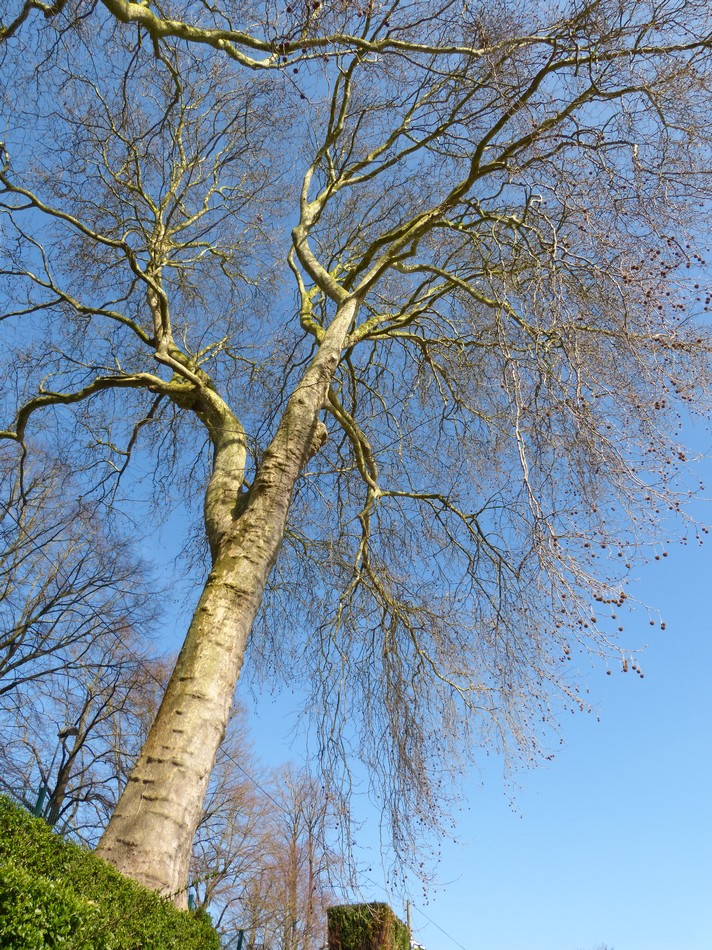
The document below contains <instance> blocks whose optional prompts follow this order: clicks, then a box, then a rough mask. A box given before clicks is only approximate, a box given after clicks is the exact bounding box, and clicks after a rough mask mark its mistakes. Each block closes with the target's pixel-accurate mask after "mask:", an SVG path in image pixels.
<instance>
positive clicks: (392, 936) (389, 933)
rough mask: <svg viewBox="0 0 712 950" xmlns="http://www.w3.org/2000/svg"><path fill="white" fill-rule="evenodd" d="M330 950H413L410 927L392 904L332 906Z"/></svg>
mask: <svg viewBox="0 0 712 950" xmlns="http://www.w3.org/2000/svg"><path fill="white" fill-rule="evenodd" d="M328 916H329V950H409V944H410V940H409V936H408V928H407V927H406V926H405V924H403V923H402V922H401V921H400V920H398V918H397V917H396V915H395V914H394V913H393V911H392V910H391V908H390V907H389V906H388V904H345V905H342V906H341V907H331V908H330V909H329V912H328Z"/></svg>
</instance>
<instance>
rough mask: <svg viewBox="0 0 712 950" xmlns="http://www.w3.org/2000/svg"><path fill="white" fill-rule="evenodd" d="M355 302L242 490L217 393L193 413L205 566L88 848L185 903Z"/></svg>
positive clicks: (233, 429)
mask: <svg viewBox="0 0 712 950" xmlns="http://www.w3.org/2000/svg"><path fill="white" fill-rule="evenodd" d="M356 308H357V303H356V302H355V301H354V300H348V301H346V302H345V303H343V304H342V306H341V307H340V308H339V310H338V311H337V314H336V316H335V318H334V321H333V322H332V324H331V326H330V327H329V329H328V330H327V332H326V334H325V336H324V339H323V341H322V343H321V345H320V347H319V350H318V352H317V354H316V356H315V357H314V359H313V361H312V363H311V365H310V366H309V368H308V369H307V371H306V373H305V375H304V377H303V379H302V381H301V382H300V384H299V385H298V386H297V388H296V389H295V391H294V392H293V393H292V395H291V396H290V398H289V400H288V402H287V405H286V408H285V412H284V415H283V417H282V420H281V422H280V425H279V427H278V429H277V432H276V434H275V437H274V439H273V440H272V443H271V445H270V446H269V447H268V448H267V450H266V451H265V454H264V456H263V459H262V462H261V464H260V466H259V469H258V471H257V474H256V476H255V479H254V482H253V485H252V487H251V488H250V491H249V492H248V493H247V494H246V495H242V496H240V504H239V505H238V496H239V493H240V488H241V486H242V481H243V476H244V464H245V447H244V436H243V434H242V429H241V426H240V424H239V422H238V421H237V419H236V418H235V417H234V415H233V414H232V413H231V412H230V411H229V409H228V408H227V407H226V406H225V404H224V403H222V402H221V400H219V397H217V396H214V395H205V399H206V402H205V404H204V405H203V407H202V408H201V409H198V410H197V411H198V412H199V415H200V416H201V418H203V419H204V421H205V423H206V425H207V426H208V429H209V431H210V434H211V438H212V440H213V444H214V465H213V473H212V476H211V479H210V483H209V485H208V489H207V493H206V499H205V522H206V530H207V532H208V539H209V542H210V547H211V552H212V556H213V565H212V570H211V571H210V574H209V576H208V579H207V582H206V584H205V587H204V590H203V593H202V596H201V598H200V601H199V603H198V607H197V609H196V611H195V614H194V616H193V619H192V621H191V624H190V627H189V630H188V633H187V636H186V639H185V642H184V644H183V648H182V650H181V652H180V655H179V657H178V660H177V662H176V666H175V669H174V671H173V673H172V675H171V678H170V681H169V683H168V687H167V689H166V693H165V696H164V699H163V702H162V704H161V706H160V709H159V711H158V713H157V716H156V719H155V722H154V724H153V726H152V728H151V730H150V733H149V735H148V738H147V740H146V743H145V745H144V748H143V750H142V752H141V755H140V757H139V759H138V761H137V763H136V765H135V767H134V769H133V771H132V773H131V776H130V778H129V781H128V783H127V786H126V788H125V789H124V792H123V794H122V796H121V798H120V800H119V803H118V805H117V808H116V811H115V812H114V815H113V816H112V818H111V821H110V822H109V825H108V826H107V829H106V831H105V833H104V835H103V837H102V839H101V842H100V844H99V847H98V849H97V851H98V854H99V855H100V856H101V857H103V858H105V859H106V860H107V861H109V862H110V863H111V864H113V865H114V866H115V867H116V868H118V869H119V870H120V871H122V872H123V873H124V874H126V875H128V876H129V877H132V878H134V879H135V880H137V881H139V882H141V883H142V884H145V885H146V886H148V887H150V888H152V889H154V890H157V891H159V892H161V893H163V894H166V895H168V896H170V897H171V898H172V899H173V900H174V902H175V903H176V904H177V905H178V906H180V907H185V906H186V903H187V891H186V889H187V878H188V865H189V861H190V852H191V845H192V841H193V837H194V834H195V829H196V827H197V824H198V821H199V818H200V812H201V807H202V803H203V799H204V797H205V793H206V790H207V785H208V779H209V777H210V771H211V769H212V766H213V763H214V761H215V755H216V753H217V750H218V747H219V745H220V743H221V741H222V739H223V736H224V734H225V729H226V727H227V722H228V717H229V713H230V707H231V705H232V701H233V695H234V691H235V686H236V684H237V680H238V678H239V675H240V670H241V668H242V663H243V659H244V654H245V646H246V643H247V638H248V636H249V633H250V629H251V627H252V624H253V621H254V619H255V616H256V614H257V611H258V609H259V607H260V603H261V600H262V595H263V592H264V589H265V585H266V583H267V578H268V576H269V573H270V570H271V569H272V567H273V565H274V563H275V560H276V558H277V555H278V553H279V548H280V545H281V543H282V538H283V536H284V529H285V525H286V521H287V514H288V510H289V504H290V500H291V495H292V490H293V488H294V484H295V482H296V480H297V478H298V477H299V474H300V472H301V470H302V468H303V466H304V465H305V464H306V462H307V461H308V459H309V458H310V457H311V456H312V455H313V454H314V451H315V450H318V447H319V445H320V444H321V443H322V442H323V438H324V430H323V425H322V424H321V422H320V421H319V413H320V411H321V409H322V407H323V405H324V402H325V400H326V396H327V392H328V387H329V384H330V382H331V379H332V376H333V373H334V370H335V369H336V367H337V365H338V362H339V359H340V356H341V350H342V347H343V343H344V340H345V338H346V334H347V333H348V330H349V327H350V325H351V323H352V321H353V318H354V316H355V312H356Z"/></svg>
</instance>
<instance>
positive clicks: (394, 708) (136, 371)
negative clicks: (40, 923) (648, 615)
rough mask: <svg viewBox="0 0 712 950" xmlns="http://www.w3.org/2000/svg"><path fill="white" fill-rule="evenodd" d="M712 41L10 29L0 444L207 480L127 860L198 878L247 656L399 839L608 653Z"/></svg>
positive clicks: (682, 244) (667, 417) (79, 472)
mask: <svg viewBox="0 0 712 950" xmlns="http://www.w3.org/2000/svg"><path fill="white" fill-rule="evenodd" d="M711 33H712V17H711V15H710V11H709V5H708V4H707V3H706V2H701V0H658V2H648V0H635V2H628V0H625V2H624V0H579V2H566V3H559V4H554V3H543V2H542V3H512V4H507V5H504V4H500V3H496V2H489V0H483V2H480V3H469V2H460V3H457V4H454V3H452V2H449V0H418V2H398V0H392V2H390V3H388V2H385V3H380V2H371V0H368V2H365V3H351V2H348V0H346V2H334V3H326V2H324V3H311V4H302V3H295V4H294V5H290V6H284V7H281V6H279V5H275V4H273V3H271V2H268V3H261V2H254V3H248V4H240V5H239V6H236V5H234V4H232V3H229V2H227V0H218V2H216V3H214V4H211V5H208V4H203V3H196V2H192V0H176V2H175V3H172V4H165V5H164V4H162V3H154V2H149V3H133V2H130V0H102V2H97V3H89V2H85V0H74V2H71V0H66V2H62V0H59V2H57V3H55V4H53V5H49V4H45V3H40V2H39V0H27V2H24V3H20V2H15V3H13V4H12V5H11V8H10V10H9V12H7V13H6V14H4V20H3V24H2V28H1V29H0V55H2V57H3V71H4V74H5V75H6V76H8V77H9V82H8V83H7V85H6V88H5V92H4V93H3V106H4V112H5V114H6V118H5V119H4V133H3V136H4V144H3V146H2V161H1V162H0V214H1V215H2V227H3V235H4V245H3V250H2V263H1V265H0V275H1V279H2V281H3V284H2V286H3V295H4V305H3V309H4V325H5V327H7V328H8V332H7V334H6V337H7V343H6V347H5V353H6V355H7V357H8V358H9V360H10V366H11V368H10V370H9V371H8V374H7V376H6V380H7V385H6V389H5V393H4V397H3V412H4V417H5V420H6V421H5V423H4V428H3V430H2V432H0V435H1V436H2V437H3V438H4V439H6V440H8V441H10V442H14V443H16V444H17V445H18V446H19V447H20V448H21V450H22V452H23V453H26V454H28V455H30V456H31V455H32V453H33V451H36V450H38V447H40V446H42V445H43V444H44V443H50V444H52V445H53V447H54V451H60V449H61V450H63V451H64V452H66V453H67V457H68V459H69V460H71V464H72V466H73V469H74V471H75V472H76V477H77V478H80V479H81V480H82V484H83V486H84V487H83V490H82V491H83V495H84V497H87V498H92V499H94V500H95V501H96V504H97V505H98V506H104V507H105V508H106V510H107V512H108V513H110V515H111V517H119V516H120V513H121V512H122V511H126V509H127V504H128V503H129V501H130V500H131V498H141V499H143V501H144V502H145V508H144V509H143V510H144V511H145V512H146V517H148V514H149V513H151V514H152V516H155V517H160V516H161V515H162V514H163V515H165V516H169V515H170V514H171V512H172V511H173V508H174V506H175V504H176V498H178V497H183V498H184V499H185V500H186V501H187V502H188V503H190V502H191V501H193V502H194V501H195V499H196V498H201V499H204V501H203V508H202V515H201V517H202V522H203V530H199V531H198V530H196V531H195V532H194V533H193V535H192V536H191V538H190V540H189V541H188V542H187V545H188V548H189V549H190V550H191V551H192V552H193V553H194V555H195V558H196V563H197V561H198V560H199V557H200V553H201V551H202V550H203V549H205V548H206V547H207V551H206V553H207V556H208V561H209V564H208V569H207V571H206V574H205V584H204V587H203V589H202V593H201V595H200V599H199V601H198V604H197V607H196V610H195V613H194V615H193V617H192V620H191V621H190V623H189V624H188V632H187V635H186V639H185V642H184V646H183V649H182V651H181V653H180V656H179V659H178V661H177V664H176V668H175V671H174V674H173V676H172V677H171V680H170V683H169V685H168V688H167V691H166V696H165V698H164V701H163V704H162V705H161V708H160V711H159V713H158V715H157V717H156V720H155V723H154V726H153V728H152V730H151V732H150V734H149V736H148V738H147V741H146V744H145V746H144V750H143V753H142V755H141V756H140V758H139V760H138V762H137V764H136V766H135V768H134V771H133V773H132V776H131V779H130V781H129V782H128V785H127V787H126V790H125V791H124V794H123V796H122V799H121V801H120V802H119V805H118V807H117V809H116V811H115V813H114V816H113V818H112V821H111V822H110V824H109V827H108V829H107V831H106V833H105V835H104V837H103V839H102V843H101V846H100V851H101V853H102V854H103V855H104V856H105V857H106V858H107V859H108V860H110V861H112V862H114V863H115V864H116V866H117V867H119V868H120V869H122V870H124V871H125V872H126V873H129V874H131V875H133V876H134V877H136V878H137V879H139V880H142V881H144V882H145V883H147V884H149V885H150V886H152V887H155V888H157V889H160V890H162V891H164V892H166V893H170V894H173V895H175V896H176V899H177V900H178V901H179V902H180V901H181V900H182V899H184V897H183V896H182V895H184V891H185V883H186V877H187V869H188V862H189V857H190V842H191V840H192V836H193V832H194V829H195V827H196V824H197V822H198V820H199V816H200V808H201V802H202V799H203V797H204V794H205V791H206V788H207V782H208V776H209V774H210V769H211V767H212V764H213V760H214V757H215V753H216V749H217V748H218V746H219V743H220V740H221V738H222V736H223V734H224V730H225V727H226V723H227V721H228V715H229V709H230V704H231V701H232V695H233V691H234V687H235V683H236V680H237V678H238V676H239V674H240V670H241V668H242V663H243V659H244V656H245V651H246V649H247V646H248V638H249V641H250V651H251V654H252V657H253V658H254V661H255V665H256V666H261V668H262V669H263V670H264V671H265V672H266V673H267V674H268V675H273V674H274V675H280V674H281V675H284V676H285V677H287V678H289V679H293V678H295V677H299V679H300V681H301V682H302V683H304V684H305V685H310V686H311V688H312V689H313V691H314V703H313V708H314V709H315V710H317V711H318V712H317V719H318V720H319V725H318V727H317V728H318V735H319V740H320V748H321V751H322V755H323V760H324V765H325V769H326V774H327V775H330V776H331V777H332V778H334V777H338V775H339V773H341V774H342V776H343V769H344V767H345V766H344V762H345V761H347V760H348V756H349V755H350V754H351V752H352V750H353V751H355V752H356V754H357V755H359V756H360V757H361V759H362V761H363V762H365V764H366V766H367V768H368V770H369V775H370V776H371V779H372V783H373V788H374V790H376V791H378V790H379V789H380V795H381V800H382V802H383V805H384V808H385V812H386V816H387V818H388V819H389V821H390V823H391V825H392V827H393V828H394V829H395V843H396V845H397V847H398V848H400V849H401V850H402V851H407V850H408V848H409V847H410V846H411V844H412V843H413V841H414V840H415V839H414V836H415V835H416V834H417V831H418V829H419V828H420V827H422V826H426V827H432V826H433V824H434V823H436V822H437V817H438V814H439V810H438V803H439V802H441V801H442V797H443V795H444V794H446V793H447V791H448V789H449V788H450V785H451V781H452V779H453V776H454V773H456V772H457V769H458V761H459V757H460V756H461V755H463V754H464V755H465V756H466V757H467V756H468V755H470V754H474V752H475V750H476V749H477V748H478V746H479V745H480V744H481V743H482V742H484V743H490V744H493V745H494V746H495V747H497V748H505V747H509V748H511V747H514V748H518V749H519V750H520V751H521V753H522V754H523V755H525V756H526V757H536V755H537V754H538V749H539V745H538V735H539V732H540V728H541V722H542V720H543V721H544V722H545V723H546V722H549V721H551V719H552V716H553V715H554V709H553V707H555V706H556V705H557V703H558V701H559V698H560V697H563V699H564V701H565V702H568V703H570V704H574V705H579V704H580V703H581V702H582V701H581V699H580V697H579V696H578V693H577V691H576V686H575V684H573V683H572V682H571V680H570V679H569V678H568V677H567V675H566V667H567V658H569V657H571V656H572V655H573V654H575V653H576V651H577V650H578V649H579V648H590V649H594V650H596V651H598V652H600V653H602V654H603V655H605V656H608V657H616V656H622V654H621V653H620V649H621V648H620V646H619V644H618V642H617V639H616V635H617V632H618V630H617V628H618V626H619V621H618V620H617V619H616V616H615V614H616V611H617V610H618V609H619V607H620V605H622V604H623V602H624V601H625V598H626V591H625V587H624V585H625V577H626V573H627V571H628V570H629V569H630V568H629V565H631V564H632V563H633V561H634V559H635V558H636V557H639V556H641V555H644V553H645V551H646V544H649V543H650V542H656V541H660V540H661V539H662V538H663V537H664V536H665V533H666V532H667V531H668V528H667V526H666V527H661V523H662V522H663V521H664V520H666V519H667V518H668V515H669V512H670V511H672V513H673V514H675V513H683V502H684V500H685V491H684V488H685V483H684V481H681V480H680V479H681V475H680V473H681V469H682V467H683V463H684V462H685V461H686V449H685V446H684V439H683V437H682V422H683V421H684V420H685V419H686V418H687V417H688V416H689V414H690V413H700V414H701V415H703V416H704V417H706V414H707V412H708V409H709V400H708V397H709V385H708V384H709V376H708V374H709V352H710V337H709V327H708V324H707V318H706V316H705V314H706V313H708V312H709V304H710V298H709V296H707V295H706V294H705V291H704V290H703V289H700V288H701V287H704V280H705V279H706V277H705V275H706V274H707V273H708V272H707V271H706V269H705V268H706V260H705V249H704V247H705V245H704V242H705V240H706V234H705V229H706V227H707V225H708V223H709V215H708V212H709V189H710V167H712V165H711V163H710V133H709V108H710V80H711V64H710V56H711V47H712V40H711V39H710V36H711ZM149 501H150V504H149ZM683 516H684V514H683ZM139 520H140V519H139ZM136 531H137V535H138V533H139V531H140V526H138V525H137V527H136ZM206 541H207V546H206V544H205V542H206ZM321 710H324V711H325V713H324V715H320V712H321Z"/></svg>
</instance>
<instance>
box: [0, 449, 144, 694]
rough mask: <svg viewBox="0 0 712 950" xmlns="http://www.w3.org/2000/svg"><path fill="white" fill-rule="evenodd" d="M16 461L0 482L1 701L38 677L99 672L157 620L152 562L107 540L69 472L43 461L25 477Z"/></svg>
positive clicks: (5, 469)
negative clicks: (123, 643)
mask: <svg viewBox="0 0 712 950" xmlns="http://www.w3.org/2000/svg"><path fill="white" fill-rule="evenodd" d="M11 461H12V460H11V459H7V458H5V459H3V469H2V474H1V479H2V480H1V482H0V491H1V494H0V583H1V585H2V586H1V588H0V707H2V708H4V707H5V706H6V705H7V704H15V703H17V702H19V701H20V700H19V699H18V691H19V692H21V693H22V694H23V695H24V694H25V693H26V689H27V687H28V686H29V684H31V683H33V682H36V681H37V680H40V679H46V678H55V679H56V678H57V677H64V678H70V679H71V677H72V676H73V675H75V673H76V672H77V671H78V670H84V669H85V668H87V667H92V668H93V669H94V670H97V671H98V670H99V669H101V668H103V667H104V666H105V665H106V662H107V659H106V658H107V656H109V655H111V654H112V653H113V647H114V645H115V641H116V640H121V639H122V638H128V637H131V635H132V634H131V631H132V628H136V627H138V626H140V625H142V624H144V623H146V624H148V623H150V622H151V619H152V618H151V612H150V608H149V606H148V604H147V600H148V597H149V587H148V585H147V584H146V580H147V571H146V565H145V564H142V563H141V562H140V561H139V560H137V559H136V558H135V557H131V556H130V552H129V550H128V549H127V544H126V542H125V541H124V540H122V539H121V538H120V536H118V535H116V534H114V536H113V537H111V539H109V538H108V537H107V535H106V533H105V531H104V530H103V529H102V524H101V522H100V520H99V519H98V518H97V516H96V512H95V511H93V510H92V509H91V508H90V507H89V506H88V505H85V504H83V503H82V501H81V499H80V498H77V495H76V493H77V492H78V490H79V489H78V486H77V484H76V483H75V482H73V480H72V478H71V476H70V475H69V473H68V472H67V471H66V470H64V469H63V468H62V467H61V466H58V465H56V464H50V463H49V462H47V461H46V460H45V461H44V463H43V464H41V465H38V466H37V467H36V468H33V469H28V468H27V467H25V468H24V470H23V472H22V475H21V476H18V475H17V473H16V472H13V470H12V467H11ZM98 642H101V644H102V650H99V649H97V644H98ZM107 643H108V646H107Z"/></svg>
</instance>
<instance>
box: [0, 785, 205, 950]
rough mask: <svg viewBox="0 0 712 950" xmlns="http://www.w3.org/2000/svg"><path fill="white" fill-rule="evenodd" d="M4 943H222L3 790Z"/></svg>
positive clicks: (163, 947) (102, 947)
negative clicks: (15, 803) (17, 804)
mask: <svg viewBox="0 0 712 950" xmlns="http://www.w3.org/2000/svg"><path fill="white" fill-rule="evenodd" d="M0 945H1V946H2V947H7V948H8V950H45V948H47V950H49V948H52V950H217V948H218V947H219V945H220V944H219V940H218V935H217V933H216V932H215V930H214V929H213V927H212V926H211V924H210V920H209V918H208V916H207V914H205V913H202V912H201V913H199V914H193V913H189V912H185V911H179V910H177V909H176V908H175V907H174V906H173V905H172V904H171V903H170V901H168V900H166V899H165V898H162V897H159V896H158V895H157V894H154V893H153V892H152V891H149V890H147V889H146V888H144V887H141V886H140V885H139V884H136V883H135V882H134V881H131V880H129V879H128V878H126V877H124V876H123V875H122V874H119V873H118V871H116V870H114V868H112V867H110V866H109V865H108V864H106V863H105V862H104V861H101V860H100V859H99V858H97V857H96V856H95V855H94V854H92V853H91V852H90V851H87V850H85V849H84V848H82V847H80V846H79V845H76V844H73V843H71V842H68V841H64V840H63V839H62V838H61V837H59V836H58V835H56V834H55V833H54V832H53V831H52V830H51V829H50V828H49V827H48V826H47V825H46V824H45V823H44V822H43V821H42V820H41V819H38V818H33V817H32V816H31V815H29V814H28V813H27V812H25V811H24V809H21V808H18V807H17V806H15V805H13V804H12V803H11V802H9V801H8V800H7V799H6V798H2V797H0Z"/></svg>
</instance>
